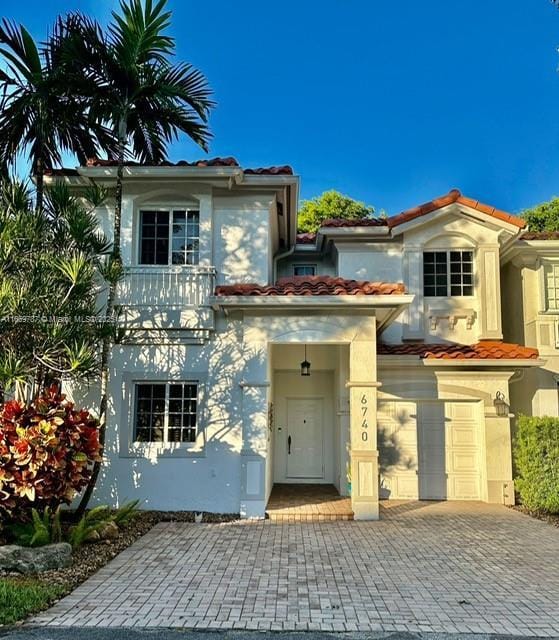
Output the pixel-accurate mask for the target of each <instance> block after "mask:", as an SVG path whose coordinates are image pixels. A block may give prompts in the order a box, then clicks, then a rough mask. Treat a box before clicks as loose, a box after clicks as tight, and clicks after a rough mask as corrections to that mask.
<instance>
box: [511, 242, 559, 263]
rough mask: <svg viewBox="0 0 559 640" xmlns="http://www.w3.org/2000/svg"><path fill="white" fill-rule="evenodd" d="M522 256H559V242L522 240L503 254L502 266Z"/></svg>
mask: <svg viewBox="0 0 559 640" xmlns="http://www.w3.org/2000/svg"><path fill="white" fill-rule="evenodd" d="M521 254H532V255H543V254H549V255H559V240H522V239H518V240H517V241H516V242H515V243H513V244H512V245H510V246H509V247H507V249H506V250H505V251H503V252H502V254H501V264H505V263H506V262H509V261H510V260H512V259H514V258H515V257H516V256H519V255H521Z"/></svg>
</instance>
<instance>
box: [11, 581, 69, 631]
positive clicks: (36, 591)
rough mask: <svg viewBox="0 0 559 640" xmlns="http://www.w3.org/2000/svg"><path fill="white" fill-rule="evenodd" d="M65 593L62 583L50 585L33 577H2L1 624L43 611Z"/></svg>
mask: <svg viewBox="0 0 559 640" xmlns="http://www.w3.org/2000/svg"><path fill="white" fill-rule="evenodd" d="M63 593H64V588H63V587H62V586H61V585H49V584H45V583H44V582H40V581H39V580H37V579H33V578H1V579H0V624H13V623H14V622H17V621H18V620H22V619H23V618H25V617H27V616H28V615H30V614H32V613H36V612H37V611H42V610H43V609H46V608H47V607H48V606H49V605H50V604H51V603H52V602H53V601H54V600H56V599H57V598H58V597H59V596H61V595H62V594H63Z"/></svg>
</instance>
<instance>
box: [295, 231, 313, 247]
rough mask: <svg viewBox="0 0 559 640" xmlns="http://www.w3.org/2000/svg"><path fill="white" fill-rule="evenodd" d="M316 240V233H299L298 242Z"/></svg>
mask: <svg viewBox="0 0 559 640" xmlns="http://www.w3.org/2000/svg"><path fill="white" fill-rule="evenodd" d="M315 242H316V233H312V232H308V233H298V234H297V241H296V244H314V243H315Z"/></svg>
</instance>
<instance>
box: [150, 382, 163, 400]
mask: <svg viewBox="0 0 559 640" xmlns="http://www.w3.org/2000/svg"><path fill="white" fill-rule="evenodd" d="M151 388H152V389H153V397H154V398H164V397H165V385H164V384H152V385H151Z"/></svg>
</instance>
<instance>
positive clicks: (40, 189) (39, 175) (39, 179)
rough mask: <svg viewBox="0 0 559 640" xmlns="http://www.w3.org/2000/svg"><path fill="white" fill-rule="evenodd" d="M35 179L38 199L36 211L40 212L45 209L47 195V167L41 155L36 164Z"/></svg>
mask: <svg viewBox="0 0 559 640" xmlns="http://www.w3.org/2000/svg"><path fill="white" fill-rule="evenodd" d="M35 181H36V191H37V193H36V196H37V198H36V201H35V211H37V213H39V212H40V211H42V210H43V200H44V196H45V167H44V165H43V158H42V157H41V156H39V157H38V158H37V162H36V164H35Z"/></svg>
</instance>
